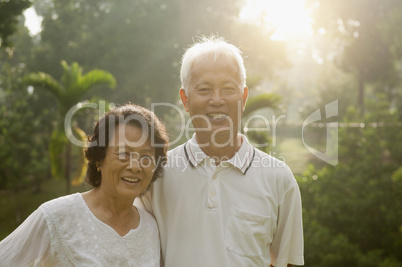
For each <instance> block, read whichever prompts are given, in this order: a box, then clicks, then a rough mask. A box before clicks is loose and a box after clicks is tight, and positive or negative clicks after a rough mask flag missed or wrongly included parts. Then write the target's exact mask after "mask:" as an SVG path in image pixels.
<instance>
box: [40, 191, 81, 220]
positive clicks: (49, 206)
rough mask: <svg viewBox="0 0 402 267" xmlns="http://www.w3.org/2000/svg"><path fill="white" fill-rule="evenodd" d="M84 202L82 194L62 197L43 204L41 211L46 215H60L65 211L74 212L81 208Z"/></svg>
mask: <svg viewBox="0 0 402 267" xmlns="http://www.w3.org/2000/svg"><path fill="white" fill-rule="evenodd" d="M82 201H83V199H82V196H81V194H80V193H75V194H71V195H66V196H61V197H58V198H55V199H52V200H49V201H47V202H45V203H43V204H42V205H41V206H40V207H39V209H41V210H42V211H43V212H44V213H45V214H46V215H48V214H49V213H59V212H64V211H68V210H69V211H70V212H71V211H73V210H76V209H77V207H79V206H81V205H80V204H81V202H82Z"/></svg>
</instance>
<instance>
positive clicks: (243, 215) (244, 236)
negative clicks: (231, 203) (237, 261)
mask: <svg viewBox="0 0 402 267" xmlns="http://www.w3.org/2000/svg"><path fill="white" fill-rule="evenodd" d="M272 229H273V227H272V225H271V218H270V217H268V216H262V215H257V214H254V213H250V212H247V211H243V210H240V209H238V208H236V207H232V209H231V210H230V215H229V218H228V223H227V225H226V233H225V242H226V249H227V250H230V251H232V252H234V253H236V254H238V255H240V256H244V257H255V256H261V255H262V254H263V250H268V247H269V244H270V243H271V242H272V236H273V231H272ZM264 254H265V253H264Z"/></svg>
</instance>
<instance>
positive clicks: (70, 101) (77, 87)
mask: <svg viewBox="0 0 402 267" xmlns="http://www.w3.org/2000/svg"><path fill="white" fill-rule="evenodd" d="M61 65H62V67H63V76H62V78H61V81H60V82H58V81H56V80H55V79H54V78H53V77H52V76H50V75H49V74H46V73H43V72H39V73H31V74H29V75H27V76H26V77H25V78H24V80H25V83H26V84H28V85H31V86H34V87H37V88H42V89H44V90H47V91H49V92H50V93H51V94H52V95H53V96H54V97H56V99H57V101H58V104H59V123H58V125H57V127H56V128H55V129H54V131H53V133H52V135H51V141H50V146H49V152H50V154H49V155H50V160H51V165H52V175H53V176H54V177H56V178H61V177H64V179H66V190H67V193H69V191H70V180H71V179H70V178H71V177H70V176H71V170H72V169H73V165H72V144H71V143H70V142H69V140H68V139H67V136H66V134H65V130H66V131H67V130H68V129H64V127H63V126H64V124H63V123H60V121H64V118H65V117H66V115H67V113H68V111H69V110H70V108H72V107H73V106H74V105H76V104H77V103H78V102H79V101H81V100H83V98H84V97H85V96H86V95H87V94H88V92H89V91H90V90H91V89H94V88H99V87H98V86H97V85H102V84H107V85H108V86H109V87H110V88H114V87H115V85H116V80H115V78H114V77H113V75H112V74H110V73H108V72H105V71H102V70H97V69H95V70H92V71H90V72H88V73H87V74H85V75H83V74H82V68H81V67H80V66H79V65H78V63H76V62H74V63H72V64H71V65H68V64H67V63H66V62H65V61H62V62H61ZM74 131H75V133H76V134H77V135H78V136H79V138H80V139H84V140H85V133H84V132H83V131H82V130H81V129H80V128H78V127H74ZM61 156H63V158H61ZM80 158H81V161H80V163H79V165H80V168H79V170H78V173H79V175H80V176H81V175H82V173H83V172H84V168H85V161H84V159H83V157H80ZM63 164H64V167H63Z"/></svg>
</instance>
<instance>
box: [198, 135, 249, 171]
mask: <svg viewBox="0 0 402 267" xmlns="http://www.w3.org/2000/svg"><path fill="white" fill-rule="evenodd" d="M195 138H196V140H197V143H198V144H199V145H200V148H201V150H202V151H203V152H204V153H205V154H206V155H207V156H209V157H210V158H213V159H214V160H215V162H216V165H219V164H220V163H221V162H222V161H226V160H229V159H231V158H232V157H234V155H235V154H236V153H237V151H239V149H240V147H241V144H242V142H243V138H242V135H240V134H238V133H236V135H235V136H233V137H229V136H217V137H216V136H214V138H211V136H208V135H205V133H203V134H197V133H196V135H195Z"/></svg>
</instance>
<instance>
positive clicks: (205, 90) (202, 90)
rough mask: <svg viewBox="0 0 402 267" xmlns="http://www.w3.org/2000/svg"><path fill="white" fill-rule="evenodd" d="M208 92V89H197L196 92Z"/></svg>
mask: <svg viewBox="0 0 402 267" xmlns="http://www.w3.org/2000/svg"><path fill="white" fill-rule="evenodd" d="M210 90H211V89H210V88H200V89H198V90H197V91H198V92H199V93H208V92H209V91H210Z"/></svg>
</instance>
